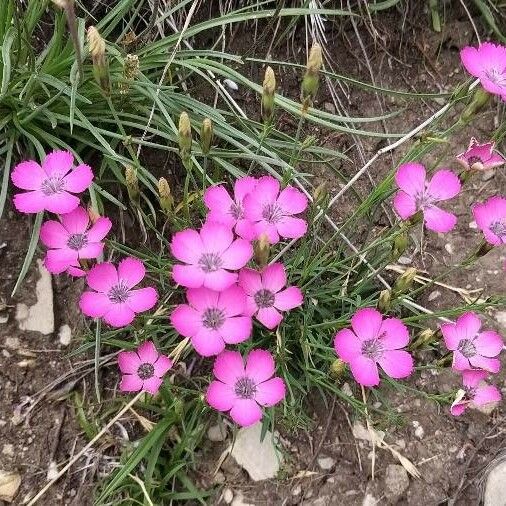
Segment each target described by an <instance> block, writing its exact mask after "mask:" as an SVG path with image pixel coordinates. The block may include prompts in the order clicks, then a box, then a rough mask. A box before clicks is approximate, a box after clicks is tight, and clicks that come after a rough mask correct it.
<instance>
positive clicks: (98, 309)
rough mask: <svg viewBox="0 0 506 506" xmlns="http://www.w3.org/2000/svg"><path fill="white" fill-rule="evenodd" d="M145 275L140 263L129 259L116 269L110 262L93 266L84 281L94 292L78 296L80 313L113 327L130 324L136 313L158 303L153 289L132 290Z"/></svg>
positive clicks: (135, 259)
mask: <svg viewBox="0 0 506 506" xmlns="http://www.w3.org/2000/svg"><path fill="white" fill-rule="evenodd" d="M145 274H146V269H145V268H144V265H143V263H142V262H141V261H140V260H138V259H137V258H131V257H128V258H125V259H124V260H122V261H121V262H120V263H119V265H118V268H117V269H116V267H115V266H114V265H113V264H111V263H109V262H104V263H101V264H97V265H95V266H93V267H92V268H91V269H90V271H89V272H88V274H87V276H86V281H87V283H88V286H89V287H90V288H92V289H93V290H95V291H93V292H92V291H88V292H84V293H83V294H82V295H81V299H80V300H79V307H80V308H81V311H82V312H83V313H84V314H85V315H87V316H90V317H92V318H103V319H104V321H105V322H106V323H108V324H109V325H111V326H112V327H124V326H125V325H129V324H130V323H132V321H133V319H134V317H135V314H136V313H141V312H142V311H147V310H148V309H151V308H152V307H153V306H154V305H155V304H156V301H157V300H158V295H157V293H156V290H155V289H154V288H152V287H147V288H137V289H135V290H133V287H134V286H135V285H137V284H139V283H140V282H141V281H142V279H143V278H144V275H145Z"/></svg>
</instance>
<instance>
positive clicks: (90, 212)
mask: <svg viewBox="0 0 506 506" xmlns="http://www.w3.org/2000/svg"><path fill="white" fill-rule="evenodd" d="M87 211H88V216H89V218H90V221H91V223H92V224H93V223H95V222H96V221H97V220H98V219H99V218H100V214H98V213H97V211H95V209H93V207H92V206H88V208H87Z"/></svg>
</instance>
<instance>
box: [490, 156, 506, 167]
mask: <svg viewBox="0 0 506 506" xmlns="http://www.w3.org/2000/svg"><path fill="white" fill-rule="evenodd" d="M504 162H506V160H505V159H504V158H503V157H502V156H501V155H500V154H499V153H493V154H492V155H490V158H489V159H488V160H487V162H486V163H485V168H486V169H493V168H494V167H500V166H501V165H503V164H504Z"/></svg>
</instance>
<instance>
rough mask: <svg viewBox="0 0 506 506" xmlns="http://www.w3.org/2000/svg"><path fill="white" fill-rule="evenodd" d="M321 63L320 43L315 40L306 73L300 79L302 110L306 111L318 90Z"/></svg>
mask: <svg viewBox="0 0 506 506" xmlns="http://www.w3.org/2000/svg"><path fill="white" fill-rule="evenodd" d="M322 63H323V59H322V48H321V46H320V44H318V43H316V42H315V43H314V44H313V47H312V48H311V51H310V52H309V57H308V59H307V66H306V73H305V74H304V77H303V79H302V86H301V101H302V105H303V111H304V112H305V111H307V109H308V108H309V106H310V105H311V104H312V103H313V100H314V97H315V96H316V93H317V92H318V84H319V81H320V76H319V73H320V69H321V67H322Z"/></svg>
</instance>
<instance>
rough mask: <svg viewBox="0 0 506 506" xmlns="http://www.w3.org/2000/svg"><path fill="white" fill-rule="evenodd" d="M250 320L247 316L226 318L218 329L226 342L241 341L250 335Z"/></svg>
mask: <svg viewBox="0 0 506 506" xmlns="http://www.w3.org/2000/svg"><path fill="white" fill-rule="evenodd" d="M251 330H252V322H251V317H249V316H234V317H233V318H227V319H226V320H225V321H224V323H223V325H222V326H221V327H220V329H219V330H218V333H219V334H220V335H221V337H222V339H223V340H224V341H225V343H227V344H237V343H242V342H243V341H245V340H246V339H248V338H249V337H250V336H251Z"/></svg>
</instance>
